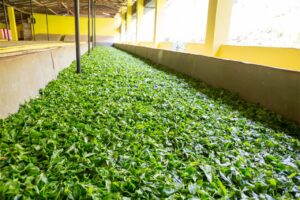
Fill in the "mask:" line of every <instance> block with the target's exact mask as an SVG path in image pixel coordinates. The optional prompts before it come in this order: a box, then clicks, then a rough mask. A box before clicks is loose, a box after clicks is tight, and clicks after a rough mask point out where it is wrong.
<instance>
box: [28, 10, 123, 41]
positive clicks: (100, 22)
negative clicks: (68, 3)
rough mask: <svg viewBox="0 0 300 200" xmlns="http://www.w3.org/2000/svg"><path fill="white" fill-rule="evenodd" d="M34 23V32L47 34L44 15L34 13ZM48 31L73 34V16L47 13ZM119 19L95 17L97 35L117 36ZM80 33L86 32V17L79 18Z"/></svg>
mask: <svg viewBox="0 0 300 200" xmlns="http://www.w3.org/2000/svg"><path fill="white" fill-rule="evenodd" d="M33 16H34V18H35V20H36V24H35V26H34V28H35V34H47V26H46V15H43V14H34V15H33ZM48 23H49V33H50V34H60V35H75V22H74V17H73V16H56V15H48ZM120 24H121V21H120V19H118V18H97V19H96V28H97V36H110V37H112V36H118V35H119V32H120V30H119V28H120ZM80 34H81V35H87V34H88V18H87V17H81V18H80Z"/></svg>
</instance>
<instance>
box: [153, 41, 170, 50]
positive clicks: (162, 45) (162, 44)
mask: <svg viewBox="0 0 300 200" xmlns="http://www.w3.org/2000/svg"><path fill="white" fill-rule="evenodd" d="M157 48H159V49H166V50H172V49H173V43H172V42H160V43H158V46H157Z"/></svg>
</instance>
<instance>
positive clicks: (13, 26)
mask: <svg viewBox="0 0 300 200" xmlns="http://www.w3.org/2000/svg"><path fill="white" fill-rule="evenodd" d="M7 13H8V19H9V26H10V30H11V36H12V40H13V41H18V30H17V24H16V17H15V9H14V7H10V6H9V7H7Z"/></svg>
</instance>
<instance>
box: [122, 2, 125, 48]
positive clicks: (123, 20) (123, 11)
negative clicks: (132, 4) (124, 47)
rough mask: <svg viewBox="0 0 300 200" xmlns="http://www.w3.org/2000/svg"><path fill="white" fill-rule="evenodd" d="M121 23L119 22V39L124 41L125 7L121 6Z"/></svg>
mask: <svg viewBox="0 0 300 200" xmlns="http://www.w3.org/2000/svg"><path fill="white" fill-rule="evenodd" d="M121 18H122V23H121V41H122V42H124V41H125V40H126V7H124V6H123V7H122V14H121Z"/></svg>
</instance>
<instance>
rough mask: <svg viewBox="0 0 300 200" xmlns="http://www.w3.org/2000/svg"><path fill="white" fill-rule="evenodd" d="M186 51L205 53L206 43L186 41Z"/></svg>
mask: <svg viewBox="0 0 300 200" xmlns="http://www.w3.org/2000/svg"><path fill="white" fill-rule="evenodd" d="M184 52H186V53H193V54H202V55H205V54H206V51H205V44H201V43H186V44H185V51H184Z"/></svg>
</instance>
